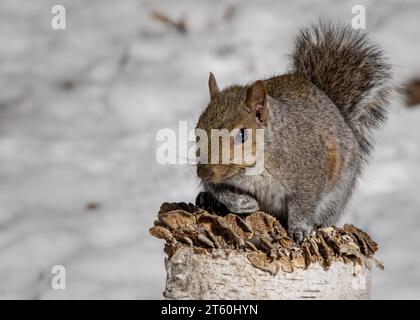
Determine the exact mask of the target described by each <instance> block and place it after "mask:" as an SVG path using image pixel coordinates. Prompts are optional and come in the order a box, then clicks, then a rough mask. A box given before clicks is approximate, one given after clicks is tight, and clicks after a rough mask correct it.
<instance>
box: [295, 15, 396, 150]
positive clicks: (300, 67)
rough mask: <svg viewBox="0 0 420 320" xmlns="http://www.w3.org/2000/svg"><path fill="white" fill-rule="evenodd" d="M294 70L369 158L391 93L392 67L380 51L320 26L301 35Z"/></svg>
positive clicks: (355, 34) (339, 29)
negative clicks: (331, 108) (322, 97)
mask: <svg viewBox="0 0 420 320" xmlns="http://www.w3.org/2000/svg"><path fill="white" fill-rule="evenodd" d="M292 68H293V73H296V74H300V75H303V76H304V77H306V78H307V79H308V80H310V81H311V82H312V83H314V84H315V85H316V86H317V87H318V88H319V89H321V90H322V91H324V92H325V93H326V94H327V95H328V96H329V98H330V99H331V100H332V101H333V102H334V103H335V105H336V106H337V107H338V109H339V110H340V113H341V114H342V116H343V117H344V119H345V121H346V122H347V124H348V125H349V127H350V128H351V129H352V130H353V132H354V134H355V136H356V138H357V139H358V141H359V144H360V147H361V149H362V150H363V152H364V154H365V155H367V154H368V153H369V151H370V149H371V144H372V141H371V139H370V132H371V131H372V130H371V129H373V128H376V127H377V126H378V124H379V123H380V122H382V121H383V120H384V119H385V118H386V110H385V109H384V106H385V105H386V104H387V97H388V95H389V93H390V91H391V86H390V80H391V73H390V65H389V64H388V63H387V61H386V59H385V58H384V56H383V54H382V51H381V49H380V48H379V47H378V46H376V45H375V44H374V43H372V42H370V41H369V39H368V38H367V36H366V34H365V33H362V32H360V31H357V30H353V29H352V28H351V27H349V26H343V25H340V24H335V23H332V22H320V23H318V24H316V25H312V26H310V27H308V28H305V29H303V30H301V31H300V32H299V34H298V36H297V38H296V40H295V48H294V51H293V52H292Z"/></svg>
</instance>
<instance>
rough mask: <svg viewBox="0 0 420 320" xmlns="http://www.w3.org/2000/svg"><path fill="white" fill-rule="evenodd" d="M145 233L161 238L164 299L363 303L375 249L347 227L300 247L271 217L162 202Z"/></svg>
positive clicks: (325, 231)
mask: <svg viewBox="0 0 420 320" xmlns="http://www.w3.org/2000/svg"><path fill="white" fill-rule="evenodd" d="M150 233H151V235H153V236H155V237H157V238H160V239H164V240H165V241H166V245H165V252H166V253H167V255H168V258H167V259H166V263H165V264H166V269H167V281H166V290H165V293H164V295H165V297H167V298H172V299H183V298H188V299H220V298H222V299H341V298H346V299H367V298H368V297H369V287H370V268H371V266H372V265H374V264H376V266H378V267H380V268H383V265H382V263H380V262H379V261H377V260H376V259H375V258H374V253H375V251H376V250H377V244H376V243H375V242H374V241H373V240H372V239H371V238H370V237H369V235H368V234H367V233H365V232H363V231H362V230H360V229H358V228H356V227H355V226H353V225H350V224H346V225H344V226H343V227H342V228H338V227H328V228H323V229H319V230H317V231H316V232H313V234H312V235H311V236H310V237H309V238H308V239H306V240H305V241H304V242H303V243H302V244H301V245H298V244H296V243H295V242H294V241H293V239H291V238H290V237H289V236H288V234H287V232H286V231H285V229H284V228H283V227H282V226H281V224H280V223H279V222H278V220H277V219H275V218H274V217H272V216H270V215H268V214H266V213H263V212H255V213H253V214H250V215H248V216H245V217H244V216H238V215H234V214H228V215H226V216H224V217H222V216H217V215H214V214H210V213H208V212H206V211H205V210H202V209H200V208H197V207H195V206H194V205H192V204H185V203H179V204H177V203H171V204H169V203H164V204H163V205H162V206H161V209H160V211H159V213H158V219H157V220H156V221H155V225H154V227H152V228H151V229H150Z"/></svg>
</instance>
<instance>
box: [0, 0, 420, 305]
mask: <svg viewBox="0 0 420 320" xmlns="http://www.w3.org/2000/svg"><path fill="white" fill-rule="evenodd" d="M54 4H62V5H64V6H65V8H66V10H67V29H66V30H61V31H60V30H53V29H52V28H51V25H50V23H51V7H52V6H53V5H54ZM355 4H364V5H365V6H366V10H367V28H368V30H369V31H370V32H371V33H372V35H373V37H374V38H375V39H376V40H377V41H378V42H380V43H381V44H382V45H383V47H384V48H385V50H386V52H387V54H388V56H390V57H391V59H392V62H393V64H394V66H395V68H394V73H395V81H396V84H401V83H404V82H406V81H408V80H409V79H410V78H412V77H415V76H420V59H419V55H420V38H419V30H420V23H419V16H420V2H416V1H384V0H377V1H366V2H364V1H312V0H311V1H310V0H308V1H293V2H292V1H274V0H271V1H230V0H226V1H194V0H189V1H184V0H181V1H179V0H177V1H152V0H150V1H138V0H124V1H104V0H95V1H82V0H68V1H64V0H60V1H57V2H55V1H43V0H32V1H17V0H1V1H0V298H23V299H33V298H39V299H48V298H51V299H61V298H82V299H83V298H89V299H92V298H105V299H107V298H117V299H119V298H128V299H133V298H136V299H137V298H145V299H148V298H158V299H159V298H161V297H162V291H163V289H164V280H165V271H164V265H163V260H164V255H163V252H162V248H163V243H162V242H161V241H159V240H157V239H154V238H152V237H151V236H149V234H148V228H149V227H150V226H151V225H152V224H153V220H154V218H155V215H156V213H157V210H158V208H159V206H160V204H161V203H162V202H163V201H193V199H194V196H195V194H196V193H197V191H198V186H199V185H198V181H197V179H196V178H195V177H194V170H193V169H194V168H191V167H188V166H182V165H178V166H160V165H158V164H157V163H156V160H155V151H156V147H157V142H156V140H155V136H156V133H157V131H158V130H159V129H161V128H166V127H168V128H174V129H176V128H177V127H178V120H188V121H189V123H190V127H193V126H194V125H195V120H196V119H197V117H198V115H199V113H200V111H201V110H202V109H203V108H204V106H205V104H206V102H207V100H208V91H207V90H208V89H207V77H208V72H209V71H213V72H214V73H215V74H216V76H217V79H218V82H219V85H221V86H225V85H228V84H230V83H232V82H244V81H251V80H252V79H257V78H263V77H266V76H269V75H273V74H276V73H282V72H284V71H285V70H286V68H287V63H288V61H287V54H288V52H289V49H290V46H291V40H292V38H293V35H294V34H295V33H296V30H297V28H298V27H299V26H301V25H305V24H306V23H308V22H310V21H316V20H317V19H318V17H320V16H323V17H335V18H341V19H342V20H344V21H347V22H348V23H350V21H351V18H352V14H351V8H352V6H353V5H355ZM229 8H230V9H229ZM154 10H158V11H159V12H163V13H166V14H168V15H169V16H170V17H173V18H175V19H178V18H180V17H182V16H185V18H186V24H187V30H188V32H187V33H186V34H182V33H179V32H177V31H176V30H174V29H173V28H170V27H167V26H165V25H164V24H163V23H161V22H160V21H157V20H156V19H154V18H153V17H152V12H153V11H154ZM226 12H227V13H226ZM419 163H420V106H419V107H418V108H413V109H408V108H406V107H405V105H404V102H403V100H402V99H401V98H399V97H395V98H394V99H393V100H392V103H391V105H390V119H389V121H388V123H387V125H386V126H385V127H384V130H383V134H382V135H381V136H380V137H379V139H378V146H377V149H376V152H375V154H374V156H373V161H372V162H371V165H370V167H369V169H368V170H367V171H366V174H365V176H364V179H363V182H362V183H361V185H360V188H359V190H358V192H357V193H356V194H355V196H354V199H353V202H352V204H351V206H350V207H349V209H348V213H347V215H346V216H345V218H344V219H343V222H352V223H354V224H356V225H357V226H359V227H361V228H363V229H365V230H367V231H368V232H370V233H371V235H372V236H373V238H374V239H375V240H376V241H377V242H378V243H379V246H380V251H379V253H378V257H379V258H381V259H382V260H384V262H385V266H386V269H385V271H383V272H381V271H377V272H375V274H374V279H373V298H420V270H419V265H420V256H419V255H418V252H419V249H420V230H419V229H420V166H419ZM55 264H61V265H64V266H65V267H66V270H67V290H65V291H54V290H53V289H52V288H51V286H50V281H51V277H52V275H51V268H52V266H53V265H55Z"/></svg>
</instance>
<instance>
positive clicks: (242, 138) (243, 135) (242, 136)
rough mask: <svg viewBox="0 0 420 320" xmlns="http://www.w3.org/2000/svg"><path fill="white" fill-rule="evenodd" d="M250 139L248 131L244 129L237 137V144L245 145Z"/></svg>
mask: <svg viewBox="0 0 420 320" xmlns="http://www.w3.org/2000/svg"><path fill="white" fill-rule="evenodd" d="M247 139H248V131H247V130H246V129H244V128H242V129H240V130H239V131H238V133H237V134H236V136H235V139H234V142H235V144H243V143H244V142H245V141H246V140H247Z"/></svg>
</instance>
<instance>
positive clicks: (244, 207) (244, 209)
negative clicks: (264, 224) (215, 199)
mask: <svg viewBox="0 0 420 320" xmlns="http://www.w3.org/2000/svg"><path fill="white" fill-rule="evenodd" d="M221 200H222V202H223V203H224V204H225V205H226V207H227V208H228V210H229V211H230V212H232V213H236V214H247V213H253V212H255V211H258V210H259V209H260V206H259V204H258V201H257V200H256V199H255V198H253V197H251V196H249V195H247V194H234V195H232V194H225V195H223V196H222V199H221Z"/></svg>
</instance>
